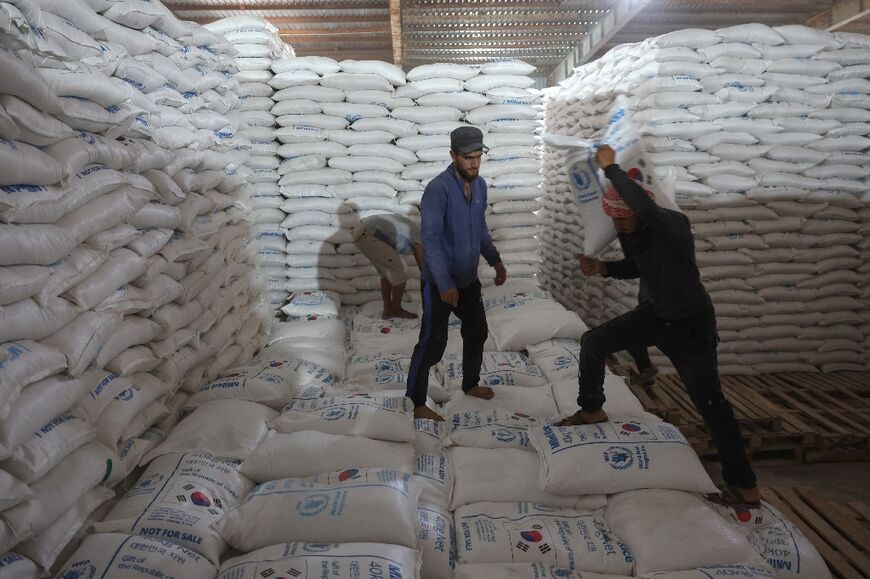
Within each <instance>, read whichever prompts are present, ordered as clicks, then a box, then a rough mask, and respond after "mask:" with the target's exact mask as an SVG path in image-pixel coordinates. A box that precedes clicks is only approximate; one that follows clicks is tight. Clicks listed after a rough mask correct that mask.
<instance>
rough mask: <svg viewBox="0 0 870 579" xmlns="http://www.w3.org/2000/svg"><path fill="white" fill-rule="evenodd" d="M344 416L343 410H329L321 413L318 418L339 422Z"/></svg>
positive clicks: (345, 412)
mask: <svg viewBox="0 0 870 579" xmlns="http://www.w3.org/2000/svg"><path fill="white" fill-rule="evenodd" d="M346 414H347V410H346V409H344V408H330V409H329V410H325V411H324V412H323V413H321V415H320V417H321V418H323V419H324V420H339V419H341V418H344V416H345V415H346Z"/></svg>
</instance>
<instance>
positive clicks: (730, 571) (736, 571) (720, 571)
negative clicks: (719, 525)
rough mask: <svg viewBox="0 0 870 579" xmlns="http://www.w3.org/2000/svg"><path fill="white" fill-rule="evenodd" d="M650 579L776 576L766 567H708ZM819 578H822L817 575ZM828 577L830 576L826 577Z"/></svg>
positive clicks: (771, 578) (762, 578) (768, 578)
mask: <svg viewBox="0 0 870 579" xmlns="http://www.w3.org/2000/svg"><path fill="white" fill-rule="evenodd" d="M648 577H650V579H710V578H713V579H717V578H720V577H741V578H742V579H775V578H776V577H777V576H776V575H774V572H773V571H772V570H771V569H770V567H769V566H767V565H709V566H707V567H700V568H698V569H691V570H689V571H672V572H665V573H654V574H652V575H648ZM819 577H824V576H823V575H819ZM828 577H830V575H829V576H828Z"/></svg>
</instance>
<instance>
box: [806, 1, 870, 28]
mask: <svg viewBox="0 0 870 579" xmlns="http://www.w3.org/2000/svg"><path fill="white" fill-rule="evenodd" d="M868 17H870V0H841V1H840V2H837V3H835V4H834V5H833V6H831V8H830V10H825V11H824V12H822V13H820V14H816V15H815V16H813V17H812V18H810V19H809V20H807V26H812V27H813V28H824V29H825V30H827V31H829V32H834V31H836V30H839V29H840V28H843V27H845V26H846V25H848V24H851V23H853V22H857V21H858V20H861V19H862V18H868Z"/></svg>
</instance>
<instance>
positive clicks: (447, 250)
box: [420, 163, 501, 293]
mask: <svg viewBox="0 0 870 579" xmlns="http://www.w3.org/2000/svg"><path fill="white" fill-rule="evenodd" d="M485 214H486V182H485V181H484V180H483V178H482V177H478V178H476V179H475V180H474V181H472V182H471V201H470V202H468V201H466V200H465V192H464V186H463V181H462V179H460V178H459V176H458V175H457V174H456V171H455V170H454V168H453V164H452V163H451V164H450V166H449V167H447V169H446V170H444V172H443V173H441V174H440V175H438V176H437V177H435V178H434V179H432V181H430V182H429V184H428V185H427V186H426V191H424V192H423V201H422V202H421V203H420V217H421V222H422V226H421V229H422V238H423V256H424V262H425V263H424V267H423V271H422V272H421V273H422V276H423V279H424V280H426V281H429V282H433V283H434V284H435V285H436V286H437V287H438V291H439V292H441V293H444V292H445V291H447V290H449V289H452V288H463V287H467V286H469V285H471V284H472V283H474V282H475V281H476V280H477V266H478V264H479V263H480V256H481V255H483V257H484V259H486V262H487V263H488V264H489V265H492V266H494V265H495V264H497V263H499V262H500V261H501V257H500V256H499V254H498V250H496V248H495V245H494V244H493V243H492V236H490V234H489V228H488V227H487V226H486V217H485Z"/></svg>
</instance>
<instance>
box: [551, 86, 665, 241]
mask: <svg viewBox="0 0 870 579" xmlns="http://www.w3.org/2000/svg"><path fill="white" fill-rule="evenodd" d="M543 138H544V142H545V143H546V144H547V145H549V146H551V147H559V148H564V149H567V150H568V157H567V167H566V169H567V172H568V182H569V184H570V186H571V190H572V191H573V192H574V199H575V201H576V202H577V204H578V205H579V206H580V213H581V214H582V215H583V230H584V236H585V240H584V246H583V252H584V253H585V254H586V255H590V256H597V255H599V254H600V253H601V252H602V251H604V249H605V248H606V247H607V246H608V245H610V243H611V242H612V241H613V240H614V239H616V229H615V228H614V227H613V221H612V220H611V219H610V217H608V216H607V215H606V214H605V213H604V209H603V207H602V206H601V199H602V197H604V195H605V193H606V192H607V189H608V187H612V186H611V185H609V183H608V182H607V179H606V177H605V176H604V173H603V171H602V168H601V167H599V166H598V163H597V162H596V160H595V150H596V149H597V148H598V144H596V143H592V142H590V141H585V140H583V139H578V138H575V137H569V136H567V135H558V134H544V136H543ZM601 143H602V144H606V145H609V146H610V147H612V148H613V150H614V151H616V162H617V163H618V164H619V166H620V167H621V168H622V170H623V171H625V172H626V174H628V175H629V176H630V177H631V178H632V179H635V180H636V181H639V182H640V184H641V185H642V186H643V187H644V188H645V189H648V190H650V191H652V193H653V195H654V198H655V202H656V204H658V205H659V206H660V207H665V208H666V209H673V210H675V211H679V207H677V204H676V203H675V202H674V200H673V189H674V183H673V182H672V181H670V180H668V181H663V180H660V179H657V178H656V177H655V175H654V174H653V170H652V168H653V165H652V164H651V163H650V162H649V160H648V159H647V155H646V151H645V150H644V148H643V145H642V143H641V140H640V137H639V135H638V133H637V130H636V129H635V127H634V125H633V124H632V122H631V111H630V109H629V107H628V99H627V98H626V97H625V96H624V95H620V96H618V97H616V99H615V100H614V101H613V107H612V108H611V109H610V120H609V121H608V123H607V127H606V128H605V130H604V135H603V136H602V138H601Z"/></svg>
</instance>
